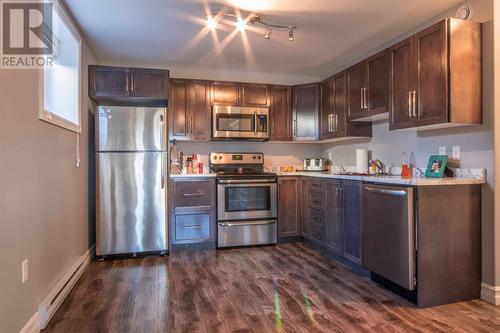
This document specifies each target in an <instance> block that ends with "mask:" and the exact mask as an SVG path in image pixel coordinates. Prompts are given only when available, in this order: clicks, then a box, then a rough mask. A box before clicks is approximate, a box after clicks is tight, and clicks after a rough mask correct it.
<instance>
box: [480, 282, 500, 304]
mask: <svg viewBox="0 0 500 333" xmlns="http://www.w3.org/2000/svg"><path fill="white" fill-rule="evenodd" d="M481 299H482V300H483V301H486V302H488V303H491V304H495V305H500V286H492V285H489V284H487V283H484V282H483V283H481Z"/></svg>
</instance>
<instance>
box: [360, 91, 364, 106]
mask: <svg viewBox="0 0 500 333" xmlns="http://www.w3.org/2000/svg"><path fill="white" fill-rule="evenodd" d="M363 89H365V88H361V89H360V90H361V98H360V103H361V110H363V109H364V108H365V101H364V97H363V95H364V94H363Z"/></svg>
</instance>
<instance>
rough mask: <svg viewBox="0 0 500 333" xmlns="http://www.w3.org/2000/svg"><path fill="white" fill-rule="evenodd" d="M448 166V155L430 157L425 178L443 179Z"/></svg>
mask: <svg viewBox="0 0 500 333" xmlns="http://www.w3.org/2000/svg"><path fill="white" fill-rule="evenodd" d="M447 164H448V156H446V155H432V156H431V157H429V163H428V164H427V170H425V177H428V178H443V175H444V171H445V170H446V165H447Z"/></svg>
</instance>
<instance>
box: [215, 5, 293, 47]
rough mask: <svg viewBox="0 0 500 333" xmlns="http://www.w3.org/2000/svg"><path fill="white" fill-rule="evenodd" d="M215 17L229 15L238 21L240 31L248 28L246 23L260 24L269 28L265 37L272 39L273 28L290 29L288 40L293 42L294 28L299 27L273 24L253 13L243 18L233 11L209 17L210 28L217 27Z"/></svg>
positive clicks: (237, 27) (237, 25)
mask: <svg viewBox="0 0 500 333" xmlns="http://www.w3.org/2000/svg"><path fill="white" fill-rule="evenodd" d="M213 17H228V18H230V19H231V20H235V21H236V29H238V30H239V31H244V30H245V28H246V23H247V22H249V23H251V24H256V23H257V24H260V25H263V26H265V27H266V28H267V31H266V33H265V34H264V38H265V39H271V34H272V33H273V30H272V29H280V30H288V41H290V42H293V41H294V40H295V38H294V30H295V29H297V26H296V25H284V24H273V23H269V22H266V21H263V20H262V19H261V17H260V16H259V15H254V14H251V15H250V16H248V18H247V19H246V20H243V19H242V18H241V17H240V16H239V15H234V14H231V13H220V12H219V13H217V14H212V15H211V16H209V17H208V18H207V27H208V28H209V29H210V30H214V29H215V28H216V27H217V21H216V20H215V19H214V18H213Z"/></svg>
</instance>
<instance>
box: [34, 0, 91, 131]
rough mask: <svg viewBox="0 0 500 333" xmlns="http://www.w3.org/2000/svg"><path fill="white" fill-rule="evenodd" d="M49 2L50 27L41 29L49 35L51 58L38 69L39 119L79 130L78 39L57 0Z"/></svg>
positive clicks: (79, 58) (79, 57)
mask: <svg viewBox="0 0 500 333" xmlns="http://www.w3.org/2000/svg"><path fill="white" fill-rule="evenodd" d="M53 4H54V5H53V9H52V27H46V29H45V31H46V33H50V34H51V35H52V45H53V59H54V61H53V63H52V65H51V66H45V67H44V69H43V70H42V71H41V72H42V77H43V78H42V80H43V84H41V86H42V87H43V92H42V93H41V94H40V95H41V100H43V101H41V103H40V104H42V105H41V108H40V114H39V118H40V119H42V120H44V121H47V122H50V123H52V124H54V125H57V126H60V127H63V128H66V129H69V130H72V131H74V132H77V133H80V130H81V128H80V119H81V116H80V94H81V91H80V77H81V76H80V71H81V65H80V62H81V38H80V36H79V34H78V32H77V30H76V29H75V28H74V26H73V24H72V22H71V20H70V19H69V17H68V15H67V14H66V12H65V9H64V8H63V7H62V6H61V5H60V3H59V0H57V1H56V0H54V1H53Z"/></svg>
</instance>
